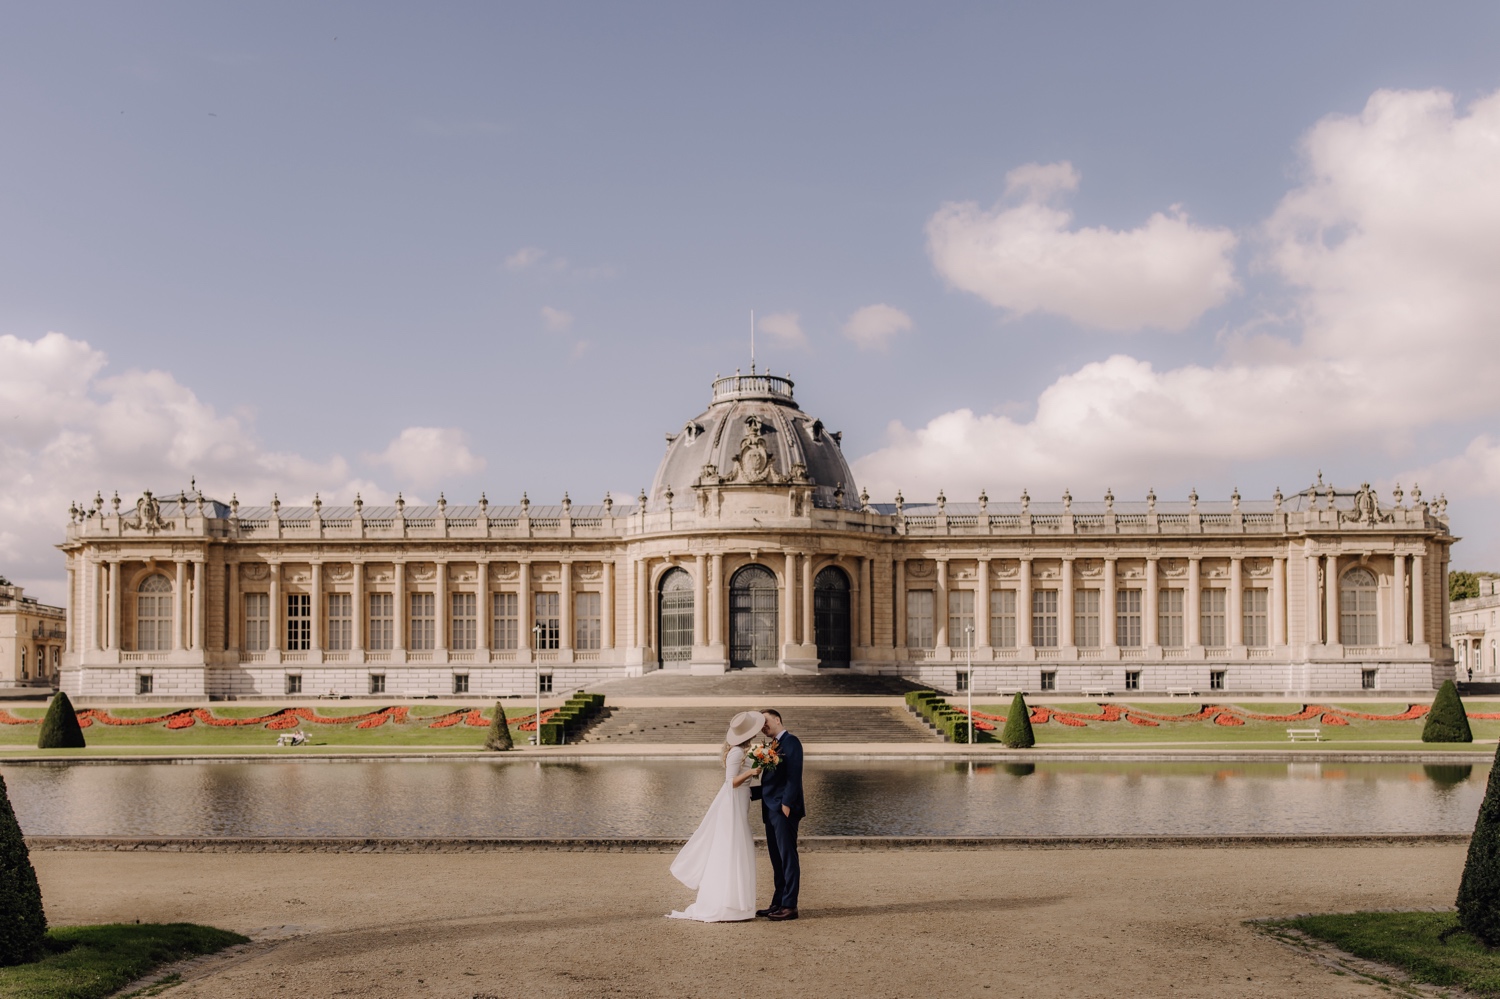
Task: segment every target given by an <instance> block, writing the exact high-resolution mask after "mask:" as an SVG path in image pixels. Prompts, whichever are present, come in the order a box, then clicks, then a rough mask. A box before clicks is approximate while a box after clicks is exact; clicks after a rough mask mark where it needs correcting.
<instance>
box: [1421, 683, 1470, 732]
mask: <svg viewBox="0 0 1500 999" xmlns="http://www.w3.org/2000/svg"><path fill="white" fill-rule="evenodd" d="M1422 741H1423V742H1473V741H1474V733H1473V732H1472V731H1470V729H1469V715H1468V712H1466V711H1464V702H1463V701H1462V699H1460V698H1459V696H1458V688H1457V687H1455V686H1454V685H1453V681H1452V680H1444V681H1443V685H1442V686H1441V687H1439V688H1438V692H1437V696H1436V697H1434V698H1433V699H1432V709H1431V710H1429V711H1428V712H1427V724H1425V725H1423V726H1422Z"/></svg>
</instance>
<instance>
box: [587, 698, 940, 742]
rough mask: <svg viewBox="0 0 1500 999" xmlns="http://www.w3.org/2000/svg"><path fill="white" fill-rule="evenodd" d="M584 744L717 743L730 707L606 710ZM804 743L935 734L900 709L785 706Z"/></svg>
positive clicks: (923, 739) (896, 739)
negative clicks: (603, 716)
mask: <svg viewBox="0 0 1500 999" xmlns="http://www.w3.org/2000/svg"><path fill="white" fill-rule="evenodd" d="M607 710H608V712H609V714H608V716H607V717H605V718H602V719H600V720H599V721H598V722H596V723H595V724H594V725H592V726H590V727H589V730H588V732H587V733H585V734H584V737H583V741H584V742H589V743H595V742H602V743H609V744H616V745H627V744H628V745H646V744H651V743H659V744H663V745H666V744H672V745H682V744H685V743H722V742H723V740H724V731H725V729H727V728H728V727H729V719H731V718H733V717H734V716H735V715H736V714H737V713H738V711H737V709H734V708H696V707H692V708H690V707H683V708H607ZM782 720H783V721H784V722H785V723H786V726H787V728H788V729H789V730H790V731H792V732H795V733H796V735H797V738H799V739H801V740H802V741H803V743H805V744H809V745H811V744H815V743H819V742H871V743H880V742H932V741H937V735H936V734H935V733H934V732H933V731H932V730H931V729H929V728H926V727H925V726H924V725H922V723H921V722H920V721H918V720H917V719H916V718H914V717H912V715H911V713H910V712H908V711H906V710H905V709H904V708H895V707H889V708H886V707H863V706H859V705H850V706H847V707H846V706H839V707H798V708H788V709H787V710H786V711H785V712H784V716H783V719H782Z"/></svg>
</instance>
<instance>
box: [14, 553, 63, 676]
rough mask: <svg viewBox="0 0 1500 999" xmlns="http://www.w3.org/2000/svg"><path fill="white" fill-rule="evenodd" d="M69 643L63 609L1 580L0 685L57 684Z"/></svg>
mask: <svg viewBox="0 0 1500 999" xmlns="http://www.w3.org/2000/svg"><path fill="white" fill-rule="evenodd" d="M66 639H67V630H66V612H65V611H64V610H63V608H61V607H52V606H50V605H48V604H44V603H39V602H37V600H36V598H34V597H28V596H26V591H25V589H24V588H22V587H20V586H15V585H13V584H12V583H11V582H10V580H8V579H6V578H5V577H4V576H0V683H7V684H26V685H32V686H48V685H51V684H54V683H55V682H56V680H57V677H58V673H59V670H60V669H61V667H62V658H63V647H64V644H65V642H66Z"/></svg>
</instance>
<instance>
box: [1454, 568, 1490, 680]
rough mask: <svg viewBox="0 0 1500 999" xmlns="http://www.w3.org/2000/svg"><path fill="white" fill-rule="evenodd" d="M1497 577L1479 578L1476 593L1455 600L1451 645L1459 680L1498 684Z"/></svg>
mask: <svg viewBox="0 0 1500 999" xmlns="http://www.w3.org/2000/svg"><path fill="white" fill-rule="evenodd" d="M1497 584H1500V579H1494V578H1492V577H1485V578H1481V579H1480V580H1479V596H1477V597H1470V598H1469V599H1467V600H1455V601H1454V602H1453V608H1452V612H1451V614H1452V618H1453V623H1452V625H1451V628H1452V634H1453V639H1454V640H1453V648H1454V651H1455V654H1456V659H1457V663H1456V665H1457V668H1458V672H1459V679H1467V680H1474V681H1479V682H1482V683H1500V592H1496V590H1497V588H1500V587H1497Z"/></svg>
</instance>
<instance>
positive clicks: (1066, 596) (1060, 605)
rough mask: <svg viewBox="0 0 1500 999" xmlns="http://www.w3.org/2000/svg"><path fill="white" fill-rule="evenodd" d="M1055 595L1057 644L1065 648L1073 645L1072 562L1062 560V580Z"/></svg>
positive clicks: (1070, 560)
mask: <svg viewBox="0 0 1500 999" xmlns="http://www.w3.org/2000/svg"><path fill="white" fill-rule="evenodd" d="M1057 589H1058V593H1057V644H1058V647H1059V648H1067V647H1068V646H1070V645H1072V644H1073V560H1072V559H1071V558H1065V559H1063V560H1062V580H1061V581H1060V582H1059V583H1058V587H1057Z"/></svg>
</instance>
